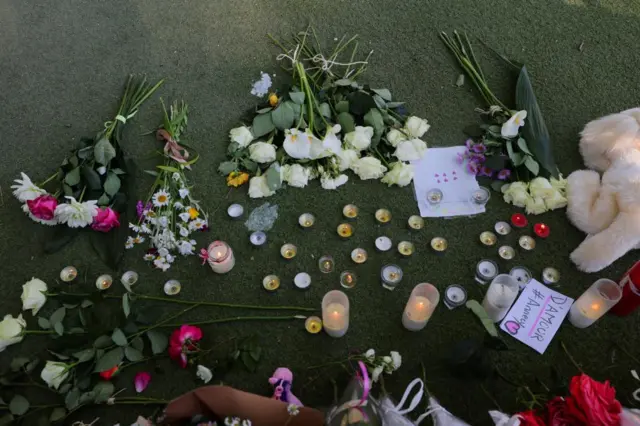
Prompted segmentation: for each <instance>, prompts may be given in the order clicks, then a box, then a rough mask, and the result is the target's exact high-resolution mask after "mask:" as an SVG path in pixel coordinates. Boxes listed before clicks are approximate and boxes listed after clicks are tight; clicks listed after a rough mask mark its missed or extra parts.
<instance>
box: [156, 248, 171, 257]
mask: <svg viewBox="0 0 640 426" xmlns="http://www.w3.org/2000/svg"><path fill="white" fill-rule="evenodd" d="M168 255H169V250H167V249H166V248H164V247H162V248H161V249H160V250H158V256H161V257H165V256H168Z"/></svg>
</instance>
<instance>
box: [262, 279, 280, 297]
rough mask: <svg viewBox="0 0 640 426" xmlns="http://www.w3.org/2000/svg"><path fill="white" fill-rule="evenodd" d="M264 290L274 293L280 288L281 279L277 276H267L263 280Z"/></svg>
mask: <svg viewBox="0 0 640 426" xmlns="http://www.w3.org/2000/svg"><path fill="white" fill-rule="evenodd" d="M262 288H264V289H265V290H267V291H268V292H269V293H273V292H274V291H276V290H278V289H279V288H280V278H278V277H277V276H276V275H267V276H266V277H264V278H263V279H262Z"/></svg>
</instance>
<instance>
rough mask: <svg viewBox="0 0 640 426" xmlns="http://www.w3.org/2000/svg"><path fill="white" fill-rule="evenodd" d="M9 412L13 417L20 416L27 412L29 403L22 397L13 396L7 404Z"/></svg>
mask: <svg viewBox="0 0 640 426" xmlns="http://www.w3.org/2000/svg"><path fill="white" fill-rule="evenodd" d="M9 411H11V414H13V415H14V416H21V415H23V414H24V413H26V412H27V411H29V401H28V400H27V398H25V397H24V396H22V395H14V396H13V398H11V402H10V403H9Z"/></svg>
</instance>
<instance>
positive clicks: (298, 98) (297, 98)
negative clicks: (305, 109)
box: [289, 92, 305, 105]
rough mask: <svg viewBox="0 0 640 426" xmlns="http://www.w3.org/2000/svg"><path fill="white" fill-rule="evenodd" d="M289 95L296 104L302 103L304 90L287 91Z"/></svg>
mask: <svg viewBox="0 0 640 426" xmlns="http://www.w3.org/2000/svg"><path fill="white" fill-rule="evenodd" d="M289 97H290V98H291V100H292V101H293V102H295V103H297V104H298V105H302V104H303V103H304V98H305V96H304V92H289Z"/></svg>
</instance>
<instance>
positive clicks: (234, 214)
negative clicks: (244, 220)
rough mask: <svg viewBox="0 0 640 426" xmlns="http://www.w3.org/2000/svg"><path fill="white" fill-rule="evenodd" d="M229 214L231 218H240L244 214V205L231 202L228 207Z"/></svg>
mask: <svg viewBox="0 0 640 426" xmlns="http://www.w3.org/2000/svg"><path fill="white" fill-rule="evenodd" d="M227 214H228V215H229V217H230V218H231V219H234V220H237V219H240V218H241V217H242V215H243V214H244V207H242V206H241V205H240V204H231V205H230V206H229V207H228V208H227Z"/></svg>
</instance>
